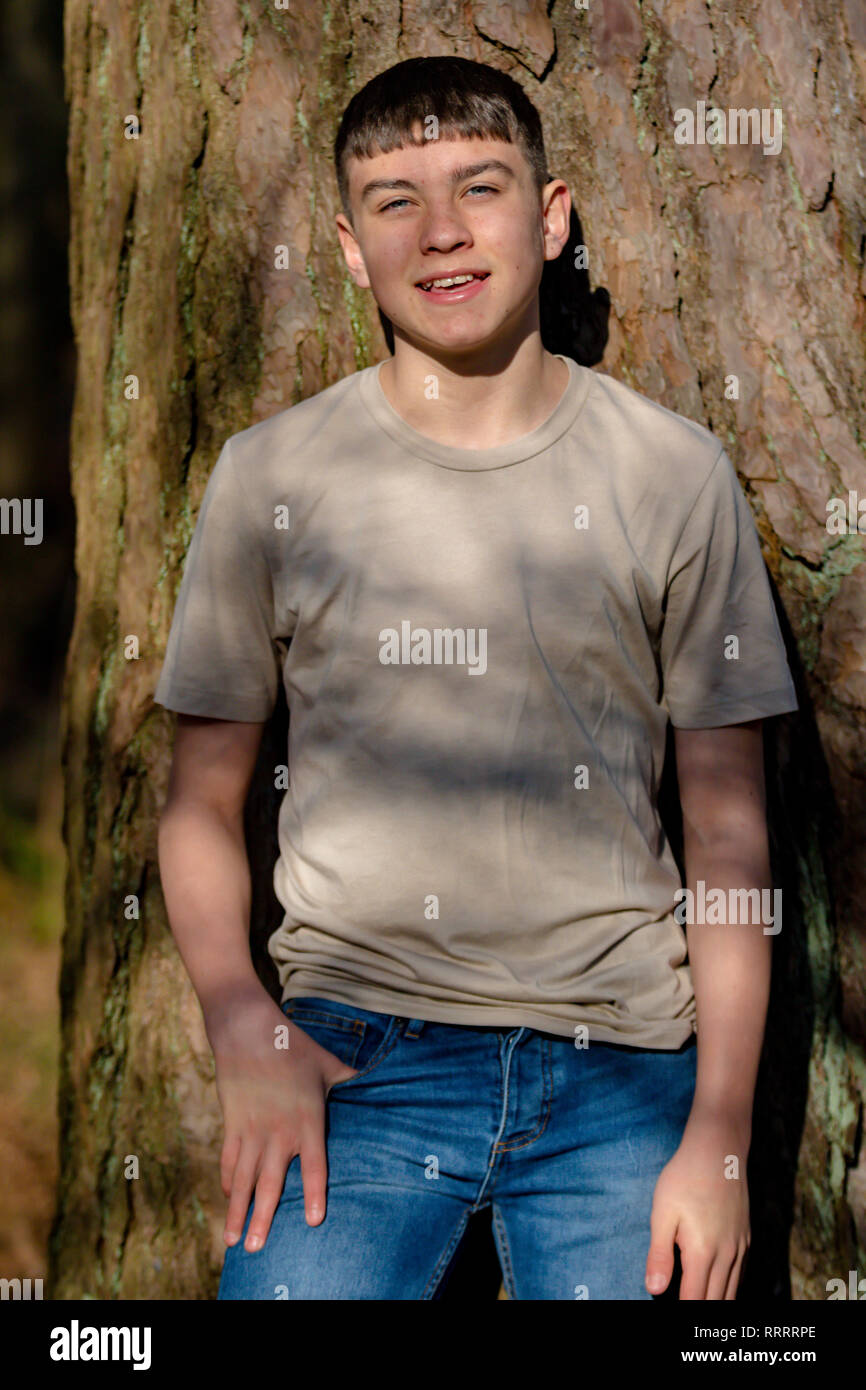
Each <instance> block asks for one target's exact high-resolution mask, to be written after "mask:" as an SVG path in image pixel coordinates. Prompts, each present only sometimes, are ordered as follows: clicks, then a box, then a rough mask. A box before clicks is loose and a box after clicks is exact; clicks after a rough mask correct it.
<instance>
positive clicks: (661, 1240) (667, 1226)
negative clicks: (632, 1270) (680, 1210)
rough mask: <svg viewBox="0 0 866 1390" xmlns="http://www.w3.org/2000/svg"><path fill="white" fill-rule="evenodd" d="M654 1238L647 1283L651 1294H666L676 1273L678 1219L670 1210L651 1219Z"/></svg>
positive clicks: (647, 1262) (651, 1242) (646, 1275)
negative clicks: (675, 1243)
mask: <svg viewBox="0 0 866 1390" xmlns="http://www.w3.org/2000/svg"><path fill="white" fill-rule="evenodd" d="M650 1229H651V1232H652V1237H651V1240H650V1248H649V1253H648V1255H647V1261H646V1271H645V1276H644V1277H645V1281H646V1287H647V1289H648V1291H649V1292H650V1293H664V1291H665V1289H666V1288H667V1286H668V1284H669V1283H670V1281H671V1275H672V1274H673V1272H674V1237H675V1236H676V1233H677V1218H676V1214H675V1212H673V1211H672V1210H671V1209H670V1208H668V1209H667V1210H663V1211H662V1212H660V1213H659V1214H658V1215H656V1213H655V1212H653V1214H652V1216H651V1218H650Z"/></svg>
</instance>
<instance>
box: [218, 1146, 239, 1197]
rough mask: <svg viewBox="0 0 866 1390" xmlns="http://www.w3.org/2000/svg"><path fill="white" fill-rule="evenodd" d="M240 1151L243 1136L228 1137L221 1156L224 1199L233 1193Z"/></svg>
mask: <svg viewBox="0 0 866 1390" xmlns="http://www.w3.org/2000/svg"><path fill="white" fill-rule="evenodd" d="M240 1151H241V1136H240V1135H239V1134H232V1135H226V1138H225V1142H224V1143H223V1149H222V1154H221V1155H220V1186H221V1187H222V1190H223V1196H224V1197H228V1196H229V1194H230V1193H231V1190H232V1175H233V1173H234V1171H235V1166H236V1164H237V1161H238V1154H239V1153H240Z"/></svg>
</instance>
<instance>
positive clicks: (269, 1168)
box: [244, 1139, 297, 1251]
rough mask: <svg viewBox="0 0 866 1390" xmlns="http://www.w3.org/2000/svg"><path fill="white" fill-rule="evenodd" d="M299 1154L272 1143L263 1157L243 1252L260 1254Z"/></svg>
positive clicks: (277, 1142)
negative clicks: (288, 1173)
mask: <svg viewBox="0 0 866 1390" xmlns="http://www.w3.org/2000/svg"><path fill="white" fill-rule="evenodd" d="M296 1152H297V1150H296V1149H294V1148H292V1147H289V1146H287V1144H286V1142H285V1140H283V1141H282V1142H281V1141H280V1140H279V1139H272V1140H271V1141H270V1143H269V1144H268V1146H267V1148H266V1149H265V1152H264V1155H263V1157H262V1163H261V1169H260V1172H259V1175H258V1179H257V1181H256V1199H255V1207H254V1208H253V1214H252V1217H251V1218H250V1224H249V1226H248V1227H247V1236H246V1240H245V1241H244V1249H245V1250H249V1251H253V1250H261V1248H262V1246H263V1245H264V1243H265V1241H266V1240H267V1238H268V1232H269V1231H270V1229H271V1222H272V1221H273V1219H274V1212H275V1211H276V1209H277V1205H278V1203H279V1200H280V1197H281V1196H282V1192H283V1187H284V1186H285V1182H286V1169H287V1168H288V1166H289V1164H290V1163H291V1161H292V1159H293V1158H294V1156H295V1153H296Z"/></svg>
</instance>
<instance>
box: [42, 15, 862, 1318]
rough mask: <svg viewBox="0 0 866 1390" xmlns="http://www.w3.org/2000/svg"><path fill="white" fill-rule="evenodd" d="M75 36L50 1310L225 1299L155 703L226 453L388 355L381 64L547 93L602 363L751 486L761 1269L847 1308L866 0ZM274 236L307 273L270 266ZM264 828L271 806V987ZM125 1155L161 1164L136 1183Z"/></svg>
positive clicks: (274, 731) (228, 24)
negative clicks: (762, 799)
mask: <svg viewBox="0 0 866 1390" xmlns="http://www.w3.org/2000/svg"><path fill="white" fill-rule="evenodd" d="M65 27H66V35H67V54H66V79H67V99H68V102H69V107H70V120H71V126H70V138H69V156H68V168H69V179H70V191H71V211H72V227H71V238H72V244H71V291H72V312H73V318H74V326H75V331H76V336H77V343H78V352H79V360H78V379H77V396H76V403H75V411H74V418H73V427H72V430H73V437H72V456H73V488H74V495H75V501H76V507H77V518H78V529H77V552H76V560H77V569H78V576H79V587H78V605H77V614H76V621H75V628H74V633H73V637H72V641H71V646H70V651H69V657H68V665H67V675H66V686H65V719H64V763H65V776H66V812H65V836H66V840H67V844H68V851H69V861H70V866H71V867H70V873H69V879H68V887H67V927H66V938H65V949H64V965H63V973H62V984H61V993H62V1007H63V1047H62V1083H61V1097H60V1115H61V1132H62V1139H61V1145H62V1147H61V1173H62V1177H61V1185H60V1192H59V1202H58V1212H57V1220H56V1223H55V1230H54V1235H53V1242H52V1295H53V1296H54V1297H60V1298H71V1297H95V1298H105V1297H121V1298H148V1297H157V1298H203V1297H204V1298H209V1297H212V1296H213V1294H214V1292H215V1288H216V1280H217V1275H218V1271H219V1267H220V1260H221V1251H222V1243H221V1238H220V1235H221V1226H222V1216H223V1210H224V1201H223V1198H222V1194H221V1192H220V1189H219V1179H218V1170H217V1158H218V1153H219V1145H220V1134H221V1125H220V1117H219V1111H218V1105H217V1098H216V1094H215V1090H214V1087H213V1082H212V1076H213V1072H212V1063H211V1059H210V1053H209V1049H208V1047H207V1043H206V1038H205V1035H204V1031H203V1027H202V1022H201V1017H200V1013H199V1009H198V1005H197V1002H196V1000H195V997H194V995H193V994H192V991H191V988H190V986H189V983H188V981H187V979H186V976H185V973H184V970H183V968H182V966H181V963H180V960H179V957H178V955H177V952H176V949H175V947H174V944H173V941H172V938H171V936H170V933H169V931H168V929H167V926H166V918H165V911H164V905H163V901H162V896H161V891H160V885H159V875H158V870H157V866H156V838H155V819H156V815H157V811H158V807H159V805H160V803H161V801H162V798H163V795H164V792H165V786H166V778H167V771H168V762H169V752H170V735H171V720H170V718H169V716H167V715H166V713H165V711H163V710H161V709H160V708H159V707H157V706H154V705H153V704H152V701H151V696H152V692H153V689H154V685H155V682H156V678H157V675H158V671H159V666H160V663H161V660H162V654H163V650H164V644H165V640H166V636H167V633H168V628H169V624H170V620H171V616H172V611H173V607H174V600H175V596H176V592H177V584H178V581H179V576H180V572H181V567H182V563H183V557H184V554H185V551H186V547H187V545H188V542H189V539H190V536H191V533H192V529H193V525H194V521H195V516H196V513H197V509H198V506H199V503H200V500H201V496H202V492H203V489H204V485H205V482H206V479H207V476H208V473H209V470H210V469H211V467H212V466H213V463H214V461H215V459H216V455H217V453H218V450H219V447H220V446H221V444H222V442H223V440H224V439H225V437H226V436H227V435H229V434H231V433H234V432H236V431H237V430H239V429H242V428H244V427H245V426H246V425H248V424H251V423H253V422H255V421H256V420H259V419H261V418H263V417H265V416H268V415H270V414H272V413H273V412H275V411H277V410H281V409H284V408H285V407H287V406H289V405H291V404H293V403H294V402H296V401H298V400H300V399H302V398H304V397H306V396H308V395H310V394H312V393H314V392H316V391H319V390H320V389H321V388H322V387H324V386H326V385H328V384H330V383H331V382H332V381H334V380H336V379H338V378H339V377H341V376H343V375H345V374H346V373H347V372H351V371H354V370H356V369H357V368H360V367H363V366H366V365H368V364H369V363H370V362H371V361H375V360H378V359H379V357H381V356H382V355H383V354H384V350H385V349H384V344H383V339H382V335H381V330H380V327H379V323H378V319H377V315H376V310H375V305H374V304H373V301H372V299H371V298H370V296H369V294H368V293H366V292H363V293H362V292H358V291H356V290H355V288H354V286H353V284H352V282H351V280H350V278H349V277H348V275H347V273H346V271H345V268H344V267H343V264H342V260H341V257H340V253H339V246H338V242H337V239H336V234H335V231H334V222H333V219H334V213H335V212H336V211H337V209H338V202H337V193H336V184H335V179H334V172H333V167H332V163H331V142H332V139H333V135H334V132H335V129H336V124H337V121H338V119H339V116H340V113H341V111H342V109H343V106H344V105H345V102H346V101H347V100H348V98H349V96H350V95H351V93H352V92H353V91H354V90H356V89H357V88H358V87H359V86H360V85H362V84H363V82H364V81H366V80H367V78H368V77H370V76H372V75H373V73H375V72H377V71H379V70H381V69H382V68H383V67H386V66H388V65H389V64H390V63H392V62H396V61H398V60H399V59H401V58H405V57H411V56H415V55H420V54H434V53H456V54H460V55H462V56H465V57H472V58H476V59H480V60H481V61H485V62H489V63H492V64H495V65H498V66H501V67H502V68H503V69H504V70H506V71H508V72H511V73H512V74H513V75H514V76H515V77H517V79H518V80H519V81H521V82H522V83H523V84H524V85H525V87H526V90H527V91H528V93H529V95H530V96H531V97H532V99H533V100H534V101H535V102H536V104H537V106H538V107H539V110H540V112H541V115H542V119H543V121H544V125H545V131H546V135H547V142H548V156H549V164H550V168H551V169H552V171H553V172H554V173H556V174H558V175H561V176H562V177H564V178H566V179H567V181H568V182H569V185H570V187H571V189H572V193H573V197H574V200H575V204H576V206H577V208H578V210H579V212H580V216H581V220H582V224H583V230H584V235H585V240H586V243H587V245H588V247H589V256H590V276H591V280H592V283H593V284H594V285H604V286H607V288H608V289H609V290H610V294H611V299H612V310H611V317H610V336H609V341H608V345H607V349H606V352H605V355H604V358H603V360H602V361H601V362H600V363H599V368H600V370H602V371H605V372H609V373H611V374H613V375H615V376H619V377H621V378H622V379H623V380H625V381H626V382H628V383H629V384H630V385H632V386H634V387H636V388H637V389H638V390H640V391H642V392H644V393H645V394H647V395H649V396H651V397H653V398H654V399H656V400H658V401H660V402H662V403H663V404H664V405H666V406H668V407H670V408H672V409H674V410H677V411H680V412H682V413H684V414H686V415H688V416H691V417H692V418H694V419H697V420H699V421H701V422H702V423H704V424H706V425H708V426H709V427H710V428H711V429H712V430H713V431H714V432H715V433H716V434H717V436H718V437H719V439H720V440H721V441H722V442H724V443H725V445H726V446H727V447H728V449H729V451H730V452H731V454H732V457H733V458H734V460H735V462H736V464H737V466H738V469H739V471H740V475H741V478H742V481H743V484H744V486H745V487H746V489H747V492H748V494H749V497H750V500H751V502H752V505H753V508H754V512H755V516H756V519H757V522H758V525H759V529H760V531H761V535H762V537H763V540H764V542H765V546H766V552H765V553H766V557H767V560H768V564H769V566H770V569H771V572H772V574H773V577H774V579H775V580H776V581H777V584H778V589H779V593H780V596H781V601H782V605H783V607H782V608H780V617H781V618H782V621H783V627H784V629H785V631H786V635H787V636H788V637H789V638H790V657H791V663H792V666H793V668H794V670H795V674H796V678H797V681H798V686H799V689H800V698H801V703H802V710H801V712H800V713H799V714H798V715H797V716H795V717H793V718H790V717H789V718H785V719H783V720H780V721H778V722H777V723H776V724H775V725H774V726H773V728H772V729H771V732H770V736H769V737H768V740H767V760H768V762H767V766H768V787H769V795H770V820H771V830H772V836H773V848H774V868H775V870H776V884H777V886H781V887H782V888H783V893H784V902H785V918H784V926H783V930H782V933H781V935H780V936H779V937H777V938H776V957H775V969H774V991H773V1001H772V1006H771V1015H770V1023H769V1029H768V1040H767V1046H766V1049H765V1055H764V1058H763V1063H762V1070H761V1077H760V1081H759V1093H758V1105H757V1118H756V1129H755V1138H754V1147H753V1153H752V1159H751V1165H750V1176H751V1179H752V1192H753V1231H754V1244H753V1259H752V1264H751V1267H750V1271H749V1274H748V1276H747V1283H748V1286H749V1290H750V1292H752V1293H753V1294H754V1295H755V1296H758V1297H764V1298H767V1297H785V1296H787V1295H788V1293H789V1292H792V1293H793V1296H794V1297H795V1298H802V1299H821V1298H824V1297H826V1282H827V1280H828V1279H830V1278H832V1277H842V1278H847V1271H848V1270H849V1269H858V1270H859V1272H860V1274H861V1275H862V1274H866V1215H864V1205H866V1203H864V1194H866V1149H864V1147H863V1146H862V1144H861V1136H862V1127H863V1124H862V1121H863V1100H864V1094H866V1065H864V1044H866V999H864V980H866V972H864V968H863V966H864V954H866V951H864V936H866V915H864V914H866V909H864V903H866V857H864V855H863V851H862V846H863V843H864V831H866V799H864V781H863V776H864V774H863V768H864V752H866V717H864V707H866V658H864V643H863V617H864V609H866V567H864V565H863V559H864V552H863V541H862V538H861V537H859V536H858V535H856V534H854V535H851V534H849V535H843V536H831V535H828V533H827V531H826V528H825V519H826V502H827V500H828V498H829V497H830V496H847V492H848V489H855V490H856V491H857V493H858V495H859V496H863V497H866V458H864V453H863V449H862V444H861V442H860V441H862V440H863V438H864V424H866V419H864V413H866V404H864V393H863V372H862V363H863V337H864V333H863V329H864V294H866V269H864V262H863V248H864V241H866V237H864V230H866V208H864V201H866V200H864V181H863V174H862V170H863V168H864V167H866V148H864V144H866V141H864V130H866V126H864V124H863V109H864V91H866V20H864V11H863V8H862V5H861V4H859V2H858V0H840V3H838V4H835V5H829V4H819V3H815V2H814V0H812V2H811V3H810V0H806V3H802V4H800V5H798V6H791V5H790V4H788V3H785V0H760V3H757V0H753V3H731V4H712V5H711V6H708V5H705V4H702V3H700V2H699V0H664V3H662V0H645V3H643V4H642V5H638V4H637V3H634V0H590V4H589V8H588V9H587V10H582V9H579V8H575V5H573V4H571V3H569V4H566V3H565V0H554V2H553V3H552V4H551V5H550V7H549V13H548V9H547V7H546V6H545V5H544V4H543V3H541V0H538V3H536V2H535V0H512V3H510V4H506V5H502V4H498V3H496V4H494V3H492V0H476V2H475V3H474V4H473V3H468V4H465V5H456V4H451V3H449V4H441V5H434V6H430V5H418V4H415V3H407V2H406V0H404V3H402V4H396V3H395V4H389V3H387V0H378V2H377V3H376V4H375V5H371V4H367V5H366V6H362V5H361V4H359V3H355V0H352V3H350V4H348V5H340V6H334V7H330V6H329V7H327V8H325V7H323V6H321V5H320V4H316V3H313V0H291V5H290V8H289V9H286V10H279V9H276V8H274V7H271V6H269V5H266V4H262V3H260V0H251V3H250V4H249V5H243V6H238V5H237V4H236V3H234V0H210V3H208V4H201V5H199V6H196V5H195V4H194V3H183V2H182V0H180V2H179V3H175V4H169V3H166V0H155V3H152V4H144V3H142V4H141V5H140V6H139V7H137V8H136V7H133V6H131V5H128V4H127V5H123V4H121V5H117V4H108V3H106V0H67V5H66V16H65ZM699 100H705V101H707V102H708V104H710V105H713V104H715V105H717V106H719V107H722V108H723V109H727V108H730V107H753V106H756V107H759V108H762V107H767V108H772V107H781V108H782V111H783V116H784V143H783V148H782V152H781V154H779V155H778V156H769V155H764V154H763V153H762V150H761V147H760V146H759V145H740V146H716V147H711V146H709V145H677V144H676V143H675V142H674V139H673V131H674V120H673V112H674V110H675V109H676V108H677V107H691V108H694V107H695V104H696V102H697V101H699ZM129 116H137V117H138V118H139V119H140V122H141V132H140V137H139V138H138V139H132V140H130V139H126V138H125V135H124V130H125V124H124V123H125V121H126V119H127V117H129ZM281 243H284V244H286V245H288V247H289V248H290V255H289V268H288V269H287V270H285V269H280V270H278V269H274V248H275V246H277V245H279V244H281ZM129 374H135V375H136V376H137V378H138V381H139V392H140V394H139V397H138V399H127V398H126V396H125V382H126V378H127V377H128V375H129ZM730 374H736V375H737V376H738V377H739V381H740V396H739V399H738V400H735V399H727V398H726V395H725V378H726V377H727V376H728V375H730ZM130 635H135V636H137V638H138V642H139V655H138V657H137V659H135V658H129V657H128V655H127V649H126V645H125V644H126V642H127V639H128V637H129V636H130ZM284 721H285V711H284V710H283V709H281V710H280V711H279V712H278V715H277V716H276V718H275V720H274V722H273V725H272V727H271V728H270V729H269V731H268V738H269V740H270V742H266V744H265V746H264V748H263V753H262V762H261V767H262V768H272V767H273V765H274V764H275V763H278V762H282V761H284V758H285V751H284V743H283V742H282V736H283V733H284ZM264 780H265V781H266V782H267V781H268V780H270V779H268V778H265V779H264ZM274 795H275V794H274ZM273 814H274V801H273V798H272V796H269V795H268V794H267V792H266V791H262V792H260V793H258V794H257V795H256V796H255V797H254V798H253V800H252V802H251V806H250V817H251V826H254V827H258V829H259V832H261V831H262V829H263V830H264V835H262V834H261V833H259V834H258V835H257V836H256V837H254V838H255V839H256V840H257V843H256V845H255V848H254V867H257V868H258V871H259V873H260V874H261V875H263V883H264V885H265V887H264V890H263V891H262V892H261V893H259V894H258V896H257V901H256V904H255V909H254V938H255V943H256V951H257V953H258V955H257V959H258V960H259V962H260V963H261V967H262V970H263V971H265V970H266V969H267V961H266V957H265V956H264V954H263V951H262V944H261V943H262V941H263V938H264V936H265V935H266V934H267V930H268V929H269V928H270V927H272V926H273V925H275V923H276V920H277V914H276V911H275V903H274V901H273V899H272V896H269V891H265V890H269V887H270V872H271V868H272V862H273V861H272V841H269V840H268V838H267V836H268V835H269V834H270V833H271V827H272V817H273ZM129 895H136V896H137V901H138V915H137V916H130V915H128V914H129V908H128V907H127V902H128V896H129ZM268 979H269V981H270V983H271V985H272V986H273V983H274V982H273V976H272V975H269V976H268ZM128 1155H136V1156H137V1158H138V1160H139V1165H140V1167H139V1174H140V1176H139V1177H138V1178H135V1179H130V1178H127V1177H125V1176H124V1171H125V1165H126V1164H127V1156H128ZM789 1249H790V1259H791V1264H790V1285H789V1283H788V1263H787V1257H788V1253H789Z"/></svg>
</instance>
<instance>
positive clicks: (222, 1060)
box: [205, 988, 358, 1251]
mask: <svg viewBox="0 0 866 1390" xmlns="http://www.w3.org/2000/svg"><path fill="white" fill-rule="evenodd" d="M205 1023H206V1026H207V1032H208V1038H209V1040H210V1044H211V1047H212V1049H213V1054H214V1061H215V1064H216V1083H217V1093H218V1095H219V1099H220V1105H221V1106H222V1112H223V1121H224V1124H225V1138H224V1140H223V1148H222V1155H221V1158H220V1177H221V1180H222V1189H223V1192H224V1193H225V1195H226V1197H228V1198H229V1207H228V1212H227V1214H226V1224H225V1230H224V1233H223V1234H224V1239H225V1242H226V1244H227V1245H235V1244H236V1243H237V1241H238V1240H239V1239H240V1235H241V1231H242V1229H243V1224H244V1220H245V1218H246V1214H247V1210H248V1208H249V1204H250V1199H251V1196H252V1192H253V1189H254V1188H255V1195H256V1200H255V1208H254V1210H253V1215H252V1217H251V1219H250V1224H249V1230H248V1231H247V1235H246V1239H245V1241H244V1249H245V1250H249V1251H254V1250H260V1249H261V1248H262V1246H263V1245H264V1243H265V1240H266V1239H267V1235H268V1232H269V1230H270V1228H271V1221H272V1220H273V1215H274V1212H275V1211H276V1208H277V1203H278V1202H279V1200H280V1195H281V1193H282V1190H283V1184H284V1182H285V1177H286V1170H287V1169H288V1166H289V1164H290V1163H291V1161H292V1159H293V1158H294V1157H295V1156H296V1155H297V1154H299V1155H300V1160H301V1180H302V1182H303V1188H304V1210H305V1215H306V1219H307V1224H308V1225H310V1226H318V1225H319V1224H320V1222H321V1221H323V1220H324V1216H325V1193H326V1186H327V1176H328V1166H327V1159H326V1155H325V1102H326V1100H327V1097H328V1092H329V1091H330V1089H331V1087H332V1086H333V1085H334V1084H335V1083H336V1082H337V1081H348V1080H349V1078H350V1077H352V1076H357V1074H358V1073H357V1070H356V1069H355V1068H354V1067H349V1066H346V1064H345V1063H344V1062H341V1061H340V1060H339V1058H338V1057H335V1056H334V1054H333V1052H328V1051H327V1050H326V1049H325V1048H323V1047H320V1046H319V1044H318V1043H316V1042H314V1041H313V1039H312V1038H311V1037H309V1036H308V1034H306V1033H305V1032H303V1030H302V1029H300V1028H298V1027H297V1025H296V1024H293V1023H292V1022H291V1021H290V1020H289V1019H288V1018H287V1017H286V1015H285V1014H284V1013H283V1011H282V1010H281V1009H280V1008H279V1006H278V1005H277V1004H275V1003H274V1001H273V1000H272V999H271V997H270V995H269V994H268V993H267V991H266V990H265V989H264V988H261V991H260V993H256V992H253V995H252V997H249V996H245V997H244V998H241V999H235V1000H234V1001H233V1002H230V1003H229V1004H228V1005H227V1006H226V1007H224V1008H223V1010H222V1011H221V1013H220V1017H219V1019H218V1020H216V1019H214V1018H210V1019H208V1018H206V1019H205ZM285 1028H288V1036H289V1046H288V1048H285V1047H282V1048H278V1047H277V1046H276V1042H277V1039H278V1037H280V1034H279V1033H278V1032H277V1031H276V1030H277V1029H281V1030H282V1029H285ZM283 1036H285V1035H284V1034H283Z"/></svg>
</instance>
